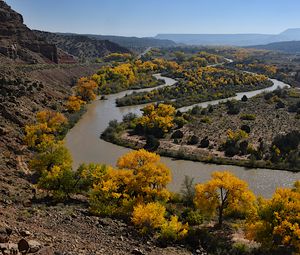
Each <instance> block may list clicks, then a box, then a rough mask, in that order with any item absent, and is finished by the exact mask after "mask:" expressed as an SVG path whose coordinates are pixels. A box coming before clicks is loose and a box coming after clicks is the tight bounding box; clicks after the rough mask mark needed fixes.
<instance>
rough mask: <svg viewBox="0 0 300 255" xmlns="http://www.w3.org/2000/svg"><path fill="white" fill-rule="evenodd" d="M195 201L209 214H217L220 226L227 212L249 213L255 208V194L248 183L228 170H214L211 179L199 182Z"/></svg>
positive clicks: (200, 208) (201, 209) (198, 206)
mask: <svg viewBox="0 0 300 255" xmlns="http://www.w3.org/2000/svg"><path fill="white" fill-rule="evenodd" d="M194 203H195V205H196V207H197V208H199V210H200V211H201V212H202V213H204V214H205V215H207V216H210V217H213V216H215V215H216V214H217V215H218V225H219V226H222V223H223V218H224V215H226V214H230V213H233V212H235V213H240V214H247V213H250V212H253V211H254V210H255V196H254V194H253V193H252V192H251V191H250V190H249V189H248V184H247V183H246V182H245V181H242V180H240V179H239V178H237V177H236V176H234V175H233V174H232V173H230V172H227V171H225V172H214V173H213V174H212V179H211V180H209V181H208V182H206V183H204V184H197V185H196V186H195V198H194Z"/></svg>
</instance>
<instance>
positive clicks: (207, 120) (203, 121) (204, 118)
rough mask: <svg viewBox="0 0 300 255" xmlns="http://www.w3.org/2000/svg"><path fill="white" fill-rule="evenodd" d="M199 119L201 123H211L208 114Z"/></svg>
mask: <svg viewBox="0 0 300 255" xmlns="http://www.w3.org/2000/svg"><path fill="white" fill-rule="evenodd" d="M200 121H201V122H202V123H207V124H210V123H211V118H210V117H208V116H205V117H203V118H201V119H200Z"/></svg>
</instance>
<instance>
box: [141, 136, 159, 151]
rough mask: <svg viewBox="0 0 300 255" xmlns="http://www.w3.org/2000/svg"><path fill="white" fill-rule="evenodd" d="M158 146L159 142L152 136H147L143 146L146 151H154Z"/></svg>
mask: <svg viewBox="0 0 300 255" xmlns="http://www.w3.org/2000/svg"><path fill="white" fill-rule="evenodd" d="M159 145H160V142H159V140H158V139H157V138H155V137H154V136H153V135H149V136H147V139H146V144H145V146H144V149H146V150H148V151H156V150H157V149H158V147H159Z"/></svg>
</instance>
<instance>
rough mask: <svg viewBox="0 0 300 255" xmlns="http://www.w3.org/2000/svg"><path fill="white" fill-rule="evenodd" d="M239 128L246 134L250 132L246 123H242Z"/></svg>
mask: <svg viewBox="0 0 300 255" xmlns="http://www.w3.org/2000/svg"><path fill="white" fill-rule="evenodd" d="M241 130H243V131H245V132H246V133H247V134H249V133H250V132H251V128H250V127H249V126H248V125H242V126H241Z"/></svg>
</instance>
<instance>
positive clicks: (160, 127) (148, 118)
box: [137, 104, 175, 137]
mask: <svg viewBox="0 0 300 255" xmlns="http://www.w3.org/2000/svg"><path fill="white" fill-rule="evenodd" d="M141 111H142V112H143V116H142V117H140V118H139V119H138V120H137V123H138V124H140V126H142V127H143V128H144V129H145V131H146V132H147V133H150V134H153V135H155V136H157V137H161V136H163V134H164V133H167V132H169V131H170V129H171V128H172V127H173V126H174V116H175V108H174V107H173V106H172V105H168V104H159V105H155V104H150V105H147V106H145V107H144V108H143V109H142V110H141Z"/></svg>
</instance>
